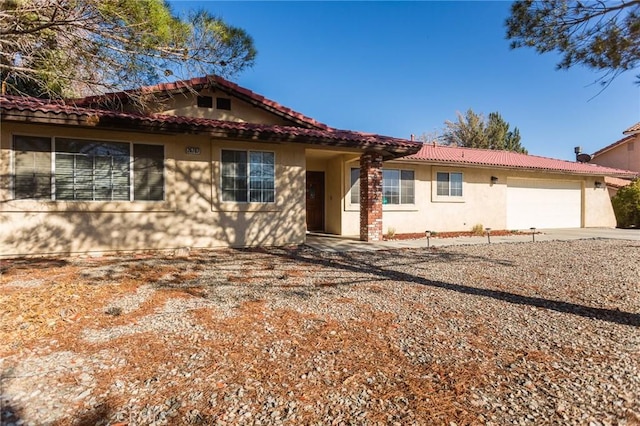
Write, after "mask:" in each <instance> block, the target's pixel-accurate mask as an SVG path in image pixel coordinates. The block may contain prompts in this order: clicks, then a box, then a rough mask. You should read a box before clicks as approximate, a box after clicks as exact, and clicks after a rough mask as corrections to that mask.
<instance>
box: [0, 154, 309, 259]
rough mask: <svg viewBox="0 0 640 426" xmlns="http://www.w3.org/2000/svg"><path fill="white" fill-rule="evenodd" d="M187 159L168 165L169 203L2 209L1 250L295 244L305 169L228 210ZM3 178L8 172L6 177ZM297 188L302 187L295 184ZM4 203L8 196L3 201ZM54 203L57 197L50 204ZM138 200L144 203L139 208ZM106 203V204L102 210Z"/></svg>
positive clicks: (300, 234) (301, 221) (291, 170)
mask: <svg viewBox="0 0 640 426" xmlns="http://www.w3.org/2000/svg"><path fill="white" fill-rule="evenodd" d="M209 171H210V169H209V168H208V167H206V168H204V169H203V168H202V167H201V166H200V167H197V165H195V164H193V165H190V164H189V163H186V164H182V165H179V166H173V167H171V168H170V169H169V167H168V168H167V173H172V174H173V175H174V176H175V178H174V179H173V181H174V182H176V183H177V184H179V185H180V190H179V189H177V188H168V194H167V197H168V198H169V199H171V200H175V202H174V203H171V204H172V208H170V209H164V210H160V209H158V207H157V206H158V204H157V203H153V202H149V203H148V205H147V206H145V205H144V204H143V203H144V202H137V203H136V211H123V210H120V209H122V205H123V204H113V203H109V204H111V206H114V205H115V206H117V207H115V208H114V207H109V205H108V204H107V203H104V205H105V208H104V209H101V208H100V202H86V201H81V202H69V203H66V204H67V205H72V207H73V211H65V210H62V209H60V210H55V208H54V209H53V210H50V211H43V212H3V213H1V214H0V225H1V228H2V229H0V255H5V256H18V255H25V254H48V253H76V252H91V251H97V252H100V251H110V250H156V249H157V250H162V249H169V250H170V249H177V248H182V247H199V248H213V247H225V246H231V247H245V246H261V245H263V246H266V245H287V244H299V243H301V242H302V241H304V235H305V205H304V192H302V193H299V192H300V191H304V179H305V174H304V168H302V167H287V168H285V173H284V174H283V176H281V177H279V179H278V188H277V197H278V199H277V202H276V203H275V205H274V206H273V208H270V206H267V209H265V210H262V211H228V210H225V209H224V207H223V206H222V204H221V203H220V201H219V200H217V199H213V195H212V194H213V193H214V191H213V189H212V187H211V173H210V172H209ZM3 181H4V182H8V181H9V179H7V177H5V178H4V179H3ZM301 188H302V189H301ZM5 203H6V201H5ZM53 205H54V206H56V204H55V203H54V204H53ZM141 206H142V207H141ZM107 208H110V210H107Z"/></svg>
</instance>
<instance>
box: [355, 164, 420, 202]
mask: <svg viewBox="0 0 640 426" xmlns="http://www.w3.org/2000/svg"><path fill="white" fill-rule="evenodd" d="M354 170H357V171H358V178H357V179H356V182H353V171H354ZM385 171H397V172H398V203H385V202H384V197H385V195H384V188H385V184H384V172H385ZM403 173H411V175H412V178H411V179H410V180H409V179H403V178H402V174H403ZM403 181H404V182H411V189H412V194H411V198H412V200H411V202H405V201H404V196H403V195H402V182H403ZM356 184H357V187H356V192H357V194H358V195H357V198H358V202H354V201H353V200H354V186H356ZM382 199H383V202H382V205H383V208H387V207H389V208H393V207H396V208H399V207H403V206H415V205H416V171H415V170H414V169H403V168H382ZM349 204H350V205H352V206H359V205H360V168H359V167H357V168H356V167H352V166H350V167H349Z"/></svg>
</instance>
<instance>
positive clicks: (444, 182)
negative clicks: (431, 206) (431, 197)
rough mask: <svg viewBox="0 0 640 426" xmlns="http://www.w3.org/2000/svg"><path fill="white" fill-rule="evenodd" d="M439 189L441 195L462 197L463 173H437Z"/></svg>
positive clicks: (437, 191)
mask: <svg viewBox="0 0 640 426" xmlns="http://www.w3.org/2000/svg"><path fill="white" fill-rule="evenodd" d="M436 180H437V190H436V193H437V194H438V195H439V196H445V197H462V173H459V172H455V173H454V172H452V173H446V172H438V173H437V174H436Z"/></svg>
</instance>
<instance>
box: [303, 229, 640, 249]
mask: <svg viewBox="0 0 640 426" xmlns="http://www.w3.org/2000/svg"><path fill="white" fill-rule="evenodd" d="M589 239H606V240H630V241H640V229H617V228H571V229H539V230H536V234H535V241H537V242H541V241H573V240H589ZM533 240H534V236H533V235H532V233H531V232H526V231H525V232H524V233H523V234H514V235H508V236H490V238H487V236H481V237H456V238H438V237H432V238H430V239H429V242H428V244H429V246H431V247H445V246H456V245H474V244H488V243H489V241H490V242H491V243H492V244H498V243H521V242H533ZM305 244H306V245H308V246H309V247H313V248H315V249H317V250H325V251H336V252H341V251H375V250H389V249H397V248H421V247H426V246H427V239H426V238H421V239H417V240H393V241H380V242H374V243H366V242H363V241H360V240H359V238H358V237H357V236H347V237H343V236H336V235H329V234H308V235H307V241H306V243H305Z"/></svg>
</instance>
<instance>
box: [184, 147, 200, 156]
mask: <svg viewBox="0 0 640 426" xmlns="http://www.w3.org/2000/svg"><path fill="white" fill-rule="evenodd" d="M185 152H186V153H187V154H189V155H200V147H199V146H188V147H186V148H185Z"/></svg>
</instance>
